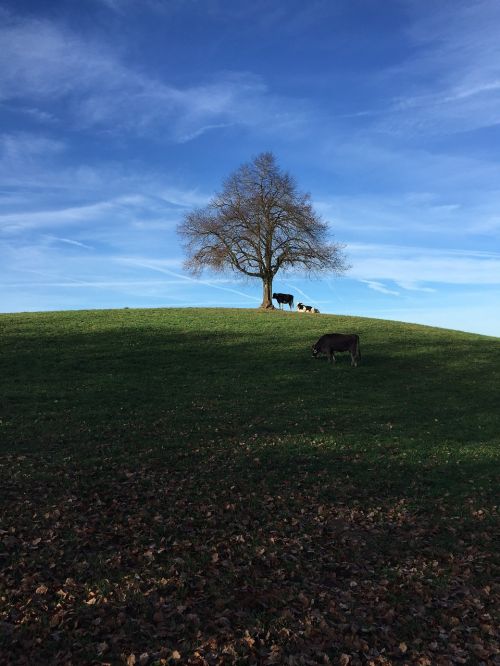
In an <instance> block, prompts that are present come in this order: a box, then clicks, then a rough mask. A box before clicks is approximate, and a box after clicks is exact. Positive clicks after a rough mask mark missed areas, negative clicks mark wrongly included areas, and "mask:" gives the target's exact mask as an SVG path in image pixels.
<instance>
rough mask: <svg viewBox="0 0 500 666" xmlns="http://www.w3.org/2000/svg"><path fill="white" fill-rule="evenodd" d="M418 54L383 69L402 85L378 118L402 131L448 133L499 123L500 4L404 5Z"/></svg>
mask: <svg viewBox="0 0 500 666" xmlns="http://www.w3.org/2000/svg"><path fill="white" fill-rule="evenodd" d="M406 8H407V10H408V12H409V19H410V27H409V29H408V38H409V42H410V44H412V46H413V53H414V55H413V56H412V57H410V58H408V59H407V60H406V61H404V62H403V63H401V64H400V65H398V66H394V67H391V68H389V69H387V70H386V71H385V73H384V74H383V75H382V78H383V82H384V84H385V86H387V85H389V86H392V88H393V89H397V88H399V89H400V90H401V94H400V95H397V94H396V95H395V96H394V98H393V100H392V101H391V102H390V104H389V105H386V108H385V111H384V116H383V117H380V115H378V117H375V118H374V121H375V123H377V125H378V128H379V129H380V130H383V131H385V132H391V133H392V132H396V133H399V134H403V133H413V134H419V135H421V134H425V133H427V134H429V133H430V134H436V133H443V134H447V133H450V132H461V131H469V130H474V129H478V128H481V127H489V126H492V125H497V124H498V123H500V111H499V108H500V64H499V63H500V40H499V39H498V25H499V21H500V4H499V3H498V2H497V1H496V0H478V2H474V3H470V2H466V1H463V0H455V1H453V2H449V1H445V2H442V3H440V4H439V5H436V6H434V7H433V9H432V11H428V8H426V7H424V5H423V4H422V3H419V2H411V3H408V4H407V5H406Z"/></svg>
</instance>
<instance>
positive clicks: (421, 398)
mask: <svg viewBox="0 0 500 666" xmlns="http://www.w3.org/2000/svg"><path fill="white" fill-rule="evenodd" d="M333 331H336V332H346V333H347V332H356V333H358V334H359V335H360V339H361V352H362V362H361V365H360V366H359V367H358V368H351V367H350V363H349V361H350V359H349V358H348V356H347V355H340V358H339V360H338V363H337V365H336V366H334V367H330V366H329V364H328V363H326V361H324V360H314V359H313V358H312V357H311V353H310V348H311V345H312V343H313V342H315V341H316V340H317V338H319V337H320V336H321V335H322V334H323V333H326V332H333ZM0 344H1V356H0V385H1V389H0V400H1V402H0V408H1V409H0V455H1V458H0V465H1V466H0V484H2V485H1V486H0V488H3V492H0V498H1V499H0V510H1V514H0V515H1V518H2V524H1V525H0V529H1V530H3V531H1V532H0V538H1V541H0V556H1V558H3V559H1V558H0V563H5V564H6V568H5V571H6V572H7V573H6V574H5V576H4V578H3V583H2V582H0V629H1V627H2V624H1V623H2V622H3V626H4V627H5V628H6V630H5V632H4V637H3V639H2V633H1V631H0V648H1V647H2V640H3V649H4V650H5V649H7V650H8V651H9V654H10V657H11V663H14V662H15V661H16V660H17V659H18V660H19V661H20V663H22V655H23V654H34V655H35V656H36V657H35V661H37V663H44V660H45V661H47V663H58V662H59V661H60V662H61V663H65V662H64V660H65V659H66V660H68V659H70V660H71V659H73V660H75V661H76V663H88V662H89V661H92V660H97V661H98V662H99V660H101V661H102V662H103V663H104V662H109V663H124V661H125V660H126V657H127V655H130V654H132V653H133V654H135V655H136V656H137V662H138V660H139V655H140V654H141V653H144V652H147V653H148V655H149V659H150V661H151V663H153V662H154V661H156V662H159V660H161V659H164V660H165V663H170V662H171V663H181V662H182V663H193V664H195V663H196V664H197V663H200V664H201V663H205V662H203V661H202V660H203V659H207V660H208V661H207V662H206V663H240V660H241V663H248V661H249V663H286V659H288V657H289V656H292V657H293V656H294V655H295V656H297V655H302V656H304V655H305V656H304V658H306V657H307V659H310V660H312V661H310V662H308V663H325V662H324V661H322V660H324V659H327V658H330V659H332V660H335V659H337V658H338V657H339V655H340V654H341V653H345V654H349V655H353V659H355V658H358V659H361V658H363V657H362V656H361V655H363V654H372V656H373V655H374V656H373V658H374V659H375V658H378V657H376V654H375V653H376V652H377V651H378V652H379V653H380V651H381V650H383V653H384V654H385V655H386V658H387V659H388V660H389V661H387V662H385V663H393V662H394V663H399V662H398V660H400V659H403V658H404V659H405V660H406V661H407V663H418V659H420V658H424V657H426V655H427V647H426V646H427V644H430V643H433V641H437V647H436V648H435V649H434V648H433V649H434V652H433V655H434V656H433V657H432V659H431V663H435V659H436V655H440V654H441V652H440V650H441V648H442V649H443V650H444V649H445V648H444V643H443V646H441V643H440V641H441V639H440V638H439V637H440V636H442V632H441V634H440V633H439V629H442V628H443V622H444V623H446V621H447V620H446V618H445V619H443V617H442V616H444V615H446V616H447V614H448V615H449V613H451V612H452V611H453V613H455V614H456V613H461V615H459V618H460V624H459V625H458V628H457V626H456V625H454V624H453V625H452V628H453V632H452V634H449V635H448V639H447V640H448V643H447V645H449V643H450V641H452V638H453V637H456V638H457V646H458V647H457V649H462V650H464V649H466V651H467V657H468V659H469V660H471V661H470V663H476V662H475V661H474V660H477V663H480V662H481V659H483V661H484V659H486V658H490V656H491V655H489V653H488V654H487V655H486V657H485V656H484V655H483V656H482V657H481V653H480V650H479V648H477V649H476V651H475V652H474V650H473V649H472V648H469V647H468V648H465V647H464V642H466V641H465V637H466V636H469V635H470V633H471V631H472V633H474V632H476V629H477V632H479V633H478V635H477V636H476V633H477V632H476V633H474V636H476V638H477V641H476V643H477V645H480V644H481V645H483V646H486V647H484V649H485V650H492V649H493V648H492V647H491V646H492V645H493V639H491V640H490V637H489V636H488V634H487V633H486V634H485V635H482V634H481V632H483V634H484V632H485V631H486V630H484V629H481V628H480V625H481V622H479V620H477V621H476V620H475V619H474V617H473V614H472V612H469V611H468V610H467V612H465V611H464V607H465V606H467V603H468V602H467V603H466V602H465V601H464V603H461V604H459V607H457V608H454V606H453V604H455V602H456V594H457V592H456V589H455V588H456V587H457V584H458V583H457V581H459V582H460V584H461V585H462V588H463V587H464V586H465V587H469V588H470V590H471V593H472V592H473V593H474V594H476V595H478V598H479V597H480V598H481V599H482V603H483V605H484V607H485V608H486V606H487V604H488V603H490V602H491V600H492V590H489V591H487V592H484V589H486V588H488V585H489V583H488V581H489V580H490V577H491V567H492V566H493V561H494V551H495V548H494V547H493V545H492V538H493V535H494V527H495V525H496V520H497V503H498V481H499V475H498V471H499V464H498V458H499V440H500V416H499V414H500V408H499V405H500V340H499V339H496V338H487V337H484V336H479V335H473V334H466V333H459V332H456V331H449V330H443V329H437V328H430V327H423V326H417V325H411V324H403V323H397V322H387V321H382V320H374V319H364V318H354V317H340V316H329V315H317V316H312V315H304V314H298V313H288V312H279V311H275V312H259V311H250V310H240V309H238V310H219V309H217V310H216V309H214V310H210V309H178V310H176V309H157V310H113V311H84V312H57V313H56V312H54V313H35V314H19V315H1V316H0ZM227 507H229V508H227ZM46 516H48V518H47V517H46ZM240 537H241V538H243V541H242V540H241V538H240ZM37 539H40V541H39V542H37ZM273 539H274V541H273ZM270 544H271V545H270ZM2 549H3V550H2ZM262 549H264V552H263V553H261V554H260V555H259V553H260V551H261V550H262ZM145 552H151V553H152V555H144V553H145ZM214 553H216V554H217V557H215V555H214ZM450 554H451V555H452V556H453V557H451V559H450ZM471 558H472V559H471ZM433 562H435V563H436V564H435V565H434V564H433ZM412 567H413V568H412ZM467 571H468V572H469V573H467ZM276 572H278V573H276ZM67 579H68V580H70V582H69V583H67V584H66V583H65V581H66V580H67ZM381 580H382V581H387V584H385V583H384V584H383V585H382V584H381V583H380V581H381ZM0 581H2V579H1V578H0ZM161 581H166V582H161ZM351 582H354V583H355V585H352V586H351V585H350V583H351ZM41 583H43V584H44V585H45V586H46V587H47V588H48V590H47V591H46V592H43V591H42V592H38V593H36V589H39V586H40V584H41ZM65 585H66V587H65ZM381 585H382V587H381ZM422 586H423V589H424V592H425V594H424V592H422ZM490 587H491V586H490ZM91 591H92V592H93V593H95V595H96V597H97V599H98V601H97V602H96V603H95V604H88V603H86V602H88V600H89V599H88V594H90V592H91ZM301 594H302V595H303V596H304V598H305V599H306V601H307V603H306V601H304V599H303V598H301V597H300V595H301ZM64 595H66V596H64ZM372 595H375V596H377V595H378V596H377V599H378V601H376V602H375V601H373V600H372ZM426 595H427V596H426ZM450 595H451V596H450ZM453 595H455V596H453ZM420 597H422V598H421V599H420ZM483 597H484V599H483ZM373 598H374V597H373ZM450 598H452V599H453V600H455V601H450ZM104 599H105V600H106V601H103V600H104ZM342 599H343V601H341V600H342ZM425 599H427V602H428V601H429V599H432V600H433V604H432V612H431V610H429V609H428V611H426V614H425V618H424V619H422V618H421V617H420V615H419V613H421V612H422V611H421V606H422V604H423V606H424V607H426V604H427V606H428V603H427V602H426V601H425ZM445 599H446V600H447V601H446V603H445V602H444V600H445ZM488 600H489V601H488ZM434 601H435V605H434ZM338 604H341V606H338ZM386 605H387V608H389V607H390V608H396V611H397V613H398V617H399V619H398V621H397V622H396V621H395V620H393V621H391V622H390V623H389V625H390V629H389V630H384V631H383V632H382V631H381V630H380V627H381V626H382V625H384V626H385V625H387V622H386V620H383V617H385V615H384V613H386V614H387V612H389V611H388V610H387V608H386ZM283 606H286V607H287V608H288V609H289V610H288V612H284V610H283ZM342 606H345V608H343V607H342ZM178 607H180V608H181V609H182V611H181V612H179V611H178ZM444 608H446V609H447V610H446V611H445V610H443V609H444ZM369 609H371V610H369ZM450 609H451V610H450ZM485 612H486V611H485ZM99 613H101V614H100V615H99ZM433 613H434V614H437V617H438V619H437V620H436V621H435V622H434V620H432V618H433V617H434V615H433ZM353 614H354V619H353ZM381 614H382V615H381ZM415 614H417V615H415ZM476 615H477V613H476ZM319 616H321V618H322V620H319V619H318V617H319ZM455 616H456V615H452V617H455ZM415 617H417V618H418V619H417V620H416V619H415ZM464 617H465V618H466V619H464ZM51 618H52V619H51ZM54 618H55V619H54ZM99 618H100V621H98V622H96V620H98V619H99ZM195 618H197V619H195ZM217 618H218V619H217ZM221 618H224V619H221ZM381 618H382V619H381ZM467 618H468V619H467ZM77 620H78V621H77ZM353 622H354V623H355V624H356V626H358V625H360V626H361V625H363V627H364V629H363V631H362V632H361V634H360V635H359V636H361V637H359V636H358V634H359V631H361V629H359V627H358V629H357V630H356V631H354V630H353V628H352V626H351V625H352V623H353ZM384 622H385V624H384ZM453 622H455V620H453ZM318 623H319V625H318V627H319V629H318V628H317V631H316V629H315V630H314V631H313V629H311V627H313V628H314V627H315V626H316V625H317V624H318ZM440 623H441V624H440ZM482 624H483V625H485V626H486V625H488V620H487V619H486V620H485V619H484V618H483V620H482ZM389 625H387V626H389ZM481 626H482V625H481ZM346 627H347V628H346ZM349 627H350V628H349ZM377 627H378V628H377ZM478 627H479V628H478ZM461 629H463V633H462V634H461V633H460V630H461ZM449 630H450V627H449V626H448V625H446V631H449ZM353 631H354V634H353ZM387 631H388V633H387ZM245 632H249V634H248V635H247V634H246V633H245ZM308 632H309V633H308ZM353 636H358V638H355V637H353ZM450 636H451V638H450ZM363 637H364V638H363ZM38 639H39V640H38ZM363 640H364V641H365V642H366V643H367V645H368V647H366V646H363V645H361V643H360V641H363ZM453 640H454V638H453ZM252 641H253V642H252ZM461 641H462V642H461ZM401 642H404V643H405V644H406V645H407V647H408V651H407V652H402V651H401V650H400V649H399V647H398V646H399V643H401ZM452 643H453V641H452ZM476 643H474V644H476ZM273 645H274V647H273ZM446 649H449V648H446ZM175 650H177V651H178V652H179V653H180V654H181V658H180V660H179V659H176V658H175V657H177V654H176V653H175V652H174V651H175ZM224 650H228V652H227V654H226V653H225V652H224ZM196 651H198V656H196ZM370 651H371V652H370ZM172 654H173V655H174V657H172V656H171V655H172ZM442 654H447V653H445V652H444V651H443V652H442ZM457 654H458V653H457ZM485 654H486V653H485ZM491 654H493V653H491ZM124 655H125V656H124ZM224 655H226V656H224ZM325 655H326V657H325ZM356 655H357V656H356ZM297 658H298V657H297ZM197 659H198V661H196V660H197ZM210 659H212V661H210ZM217 659H218V660H219V661H217ZM224 659H225V661H224ZM272 659H276V660H277V661H274V662H273V661H272ZM169 660H170V661H169ZM190 660H191V661H190ZM214 660H215V661H214ZM266 660H271V661H267V662H266ZM281 660H282V661H281ZM315 660H317V662H316V661H315ZM31 663H32V662H31ZM374 663H383V662H374Z"/></svg>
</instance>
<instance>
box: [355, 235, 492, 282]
mask: <svg viewBox="0 0 500 666" xmlns="http://www.w3.org/2000/svg"><path fill="white" fill-rule="evenodd" d="M349 254H350V258H351V260H352V264H353V268H352V269H351V271H350V273H349V277H353V278H355V279H357V280H365V281H366V280H367V281H375V282H380V281H382V282H383V281H387V280H391V281H393V282H395V283H397V284H398V285H399V286H401V287H402V288H405V289H408V288H410V289H412V290H422V288H424V289H425V290H427V287H426V286H427V285H428V283H441V284H448V285H451V284H454V285H484V286H486V285H500V253H495V252H479V251H470V252H469V251H467V250H451V249H443V250H440V249H435V248H423V247H406V246H391V245H375V244H374V245H370V244H355V243H353V244H350V245H349Z"/></svg>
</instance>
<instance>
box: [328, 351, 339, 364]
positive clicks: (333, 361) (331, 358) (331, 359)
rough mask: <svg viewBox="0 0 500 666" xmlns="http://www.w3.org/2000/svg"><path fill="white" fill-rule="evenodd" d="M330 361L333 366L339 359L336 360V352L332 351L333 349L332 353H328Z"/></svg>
mask: <svg viewBox="0 0 500 666" xmlns="http://www.w3.org/2000/svg"><path fill="white" fill-rule="evenodd" d="M328 360H329V361H330V363H331V364H332V365H333V364H334V363H336V362H337V359H336V358H335V352H334V351H332V350H331V349H330V351H329V352H328Z"/></svg>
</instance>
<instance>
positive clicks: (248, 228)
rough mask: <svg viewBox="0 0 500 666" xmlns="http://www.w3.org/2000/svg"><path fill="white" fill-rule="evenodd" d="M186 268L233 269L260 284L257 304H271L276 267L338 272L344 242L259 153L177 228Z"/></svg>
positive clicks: (283, 174)
mask: <svg viewBox="0 0 500 666" xmlns="http://www.w3.org/2000/svg"><path fill="white" fill-rule="evenodd" d="M178 232H179V234H180V236H181V237H182V239H183V241H184V248H185V251H186V256H187V258H186V261H185V268H186V269H187V270H189V271H190V272H191V273H193V274H199V273H200V272H201V271H202V270H203V269H205V268H207V269H212V270H215V271H224V270H228V269H230V270H233V271H235V272H237V273H241V274H243V275H245V276H247V277H255V278H260V279H261V280H262V283H263V299H262V304H261V307H263V308H272V307H273V305H272V283H273V279H274V277H275V275H276V274H277V273H278V271H279V270H281V269H292V268H293V269H299V270H303V271H305V272H307V273H319V272H321V273H323V272H332V273H335V274H340V273H343V272H344V271H345V270H346V269H347V265H346V263H345V258H344V254H343V251H342V250H343V246H342V245H340V244H338V243H332V242H330V241H329V227H328V225H327V224H326V223H325V222H324V221H323V220H322V219H321V217H320V216H319V215H318V214H317V213H316V212H315V211H314V209H313V207H312V204H311V198H310V195H309V194H307V193H300V192H299V191H298V189H297V185H296V183H295V180H294V179H293V178H292V177H291V176H290V175H289V174H288V173H286V172H284V171H282V170H281V169H280V168H279V166H278V164H277V162H276V158H275V157H274V155H273V154H272V153H269V152H266V153H261V154H260V155H258V156H257V157H255V158H254V159H253V160H252V161H251V162H249V163H246V164H243V165H242V166H241V167H239V169H237V170H236V171H235V172H234V173H233V174H232V175H230V176H229V177H228V178H227V180H226V181H225V182H224V184H223V187H222V190H221V192H220V193H218V194H216V195H215V196H214V197H213V198H212V199H211V200H210V202H209V203H208V205H207V206H205V207H204V208H198V209H196V210H193V211H191V212H189V213H188V214H187V215H186V216H185V217H184V220H183V221H182V222H181V224H179V226H178Z"/></svg>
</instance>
